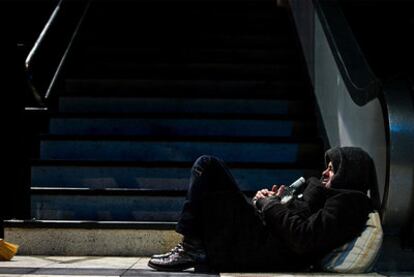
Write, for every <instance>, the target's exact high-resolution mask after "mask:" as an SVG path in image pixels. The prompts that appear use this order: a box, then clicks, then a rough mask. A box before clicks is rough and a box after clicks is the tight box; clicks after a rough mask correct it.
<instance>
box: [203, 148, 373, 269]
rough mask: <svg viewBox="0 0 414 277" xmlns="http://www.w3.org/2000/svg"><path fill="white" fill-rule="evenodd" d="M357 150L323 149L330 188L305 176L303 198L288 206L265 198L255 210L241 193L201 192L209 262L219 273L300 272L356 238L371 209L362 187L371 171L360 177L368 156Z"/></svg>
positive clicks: (363, 173) (277, 200) (365, 184)
mask: <svg viewBox="0 0 414 277" xmlns="http://www.w3.org/2000/svg"><path fill="white" fill-rule="evenodd" d="M357 152H363V151H362V150H360V149H356V148H349V149H344V148H334V149H331V150H329V151H327V153H326V161H327V162H329V161H333V164H334V172H335V177H334V179H335V182H334V183H335V184H334V185H333V188H331V189H327V188H325V187H324V186H322V185H321V182H320V181H319V180H318V179H316V178H309V179H308V180H307V182H306V187H305V189H304V191H303V196H302V197H300V198H299V197H297V198H294V199H293V200H292V201H290V202H289V203H288V204H281V203H280V200H279V199H277V198H267V199H265V200H263V201H262V202H261V203H260V205H258V206H259V207H260V208H259V209H257V208H255V207H254V206H253V205H252V204H251V201H247V200H246V199H245V197H244V196H243V195H242V193H241V192H240V193H231V194H230V193H228V192H214V193H210V194H209V195H206V196H205V201H204V208H203V210H204V212H203V219H204V224H203V226H204V230H203V231H204V232H203V236H204V241H205V246H206V250H207V256H208V259H209V263H210V265H211V266H212V267H213V268H215V269H217V270H220V271H267V270H272V271H298V270H305V269H309V267H310V266H311V265H315V264H318V261H319V260H320V259H321V258H322V257H323V256H324V255H326V254H327V253H329V252H330V251H331V250H333V249H334V248H336V247H339V246H341V245H343V244H344V243H346V242H348V241H350V240H351V239H353V238H354V237H356V236H358V235H359V234H360V233H361V231H362V230H363V228H364V226H365V223H366V220H367V217H368V213H369V212H370V211H372V205H371V201H370V199H369V198H368V197H367V195H366V188H367V187H368V185H369V184H368V182H370V179H369V178H372V176H374V175H375V170H374V169H373V168H370V169H369V170H374V173H373V174H368V175H369V176H370V177H369V178H368V179H364V177H362V176H368V175H367V174H365V171H366V167H365V166H364V165H363V164H365V161H366V160H365V157H368V158H369V156H368V155H367V156H365V154H366V153H365V152H363V153H365V154H361V153H359V154H357ZM357 155H359V156H357ZM361 157H363V158H361ZM354 164H361V165H363V166H361V167H359V166H354ZM349 168H351V169H352V171H349V170H348V169H349ZM336 169H337V171H335V170H336ZM337 173H338V175H337ZM349 174H354V175H355V176H352V177H350V176H348V175H349ZM375 181H376V179H375ZM348 188H351V189H348Z"/></svg>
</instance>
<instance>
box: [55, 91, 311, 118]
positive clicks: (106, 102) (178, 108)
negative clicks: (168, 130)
mask: <svg viewBox="0 0 414 277" xmlns="http://www.w3.org/2000/svg"><path fill="white" fill-rule="evenodd" d="M313 108H314V106H313V104H310V103H308V102H306V101H289V100H270V99H267V100H265V99H255V100H253V99H208V98H198V99H197V98H195V99H191V98H190V99H188V98H187V99H184V98H171V97H162V98H161V97H160V98H148V97H143V98H139V97H116V96H114V97H110V96H108V97H103V96H102V97H92V96H90V97H86V96H83V97H80V96H79V97H76V96H63V97H60V98H59V112H62V113H90V114H93V113H105V114H114V113H116V114H130V113H141V114H145V113H150V114H154V113H159V114H169V115H172V114H174V113H178V114H189V115H190V114H194V115H197V114H201V115H203V114H209V115H211V114H219V115H226V114H228V115H230V114H232V115H251V116H254V115H269V116H272V115H288V114H289V115H294V114H307V115H309V116H312V117H313Z"/></svg>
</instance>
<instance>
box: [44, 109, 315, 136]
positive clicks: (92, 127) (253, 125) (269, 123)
mask: <svg viewBox="0 0 414 277" xmlns="http://www.w3.org/2000/svg"><path fill="white" fill-rule="evenodd" d="M188 117H190V118H191V115H189V116H188ZM315 129H316V127H315V124H314V122H312V121H310V120H307V121H306V120H303V121H299V120H296V121H294V120H255V119H243V120H239V119H202V118H191V119H186V118H175V119H174V118H171V117H158V118H148V117H141V118H139V117H138V118H136V117H135V118H134V117H132V116H130V115H128V117H118V118H116V117H113V118H110V117H108V116H106V117H104V118H103V117H91V116H90V114H86V116H82V115H78V116H76V115H74V116H59V117H52V118H51V119H50V122H49V134H52V135H119V136H122V135H126V136H128V135H129V136H131V135H132V136H165V137H171V136H207V137H209V136H241V137H261V136H263V137H289V136H307V137H309V136H311V135H314V134H315Z"/></svg>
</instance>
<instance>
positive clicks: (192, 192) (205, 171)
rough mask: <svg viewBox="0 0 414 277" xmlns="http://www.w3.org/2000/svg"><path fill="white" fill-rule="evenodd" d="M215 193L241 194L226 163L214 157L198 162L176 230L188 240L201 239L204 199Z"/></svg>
mask: <svg viewBox="0 0 414 277" xmlns="http://www.w3.org/2000/svg"><path fill="white" fill-rule="evenodd" d="M214 191H229V192H234V193H239V192H240V190H239V188H238V185H237V183H236V181H235V179H234V177H233V176H232V175H231V173H230V171H229V169H228V168H227V166H226V165H225V164H224V162H223V161H222V160H220V159H218V158H216V157H213V156H207V155H204V156H201V157H200V158H198V159H197V160H196V162H195V163H194V165H193V167H192V169H191V177H190V185H189V188H188V192H187V198H186V200H185V202H184V206H183V210H182V212H181V216H180V219H179V221H178V224H177V227H176V230H177V232H178V233H180V234H182V235H184V237H188V238H196V239H197V238H201V228H202V219H201V213H202V207H203V197H204V196H205V195H207V194H208V193H210V192H214Z"/></svg>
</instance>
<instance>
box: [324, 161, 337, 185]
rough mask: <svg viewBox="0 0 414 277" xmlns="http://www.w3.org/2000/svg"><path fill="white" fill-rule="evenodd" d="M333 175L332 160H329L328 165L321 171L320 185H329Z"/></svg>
mask: <svg viewBox="0 0 414 277" xmlns="http://www.w3.org/2000/svg"><path fill="white" fill-rule="evenodd" d="M334 175H335V173H334V171H333V165H332V162H329V164H328V167H327V168H326V169H325V170H324V171H323V172H322V185H323V186H324V187H325V188H330V187H331V181H332V179H333V176H334Z"/></svg>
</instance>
